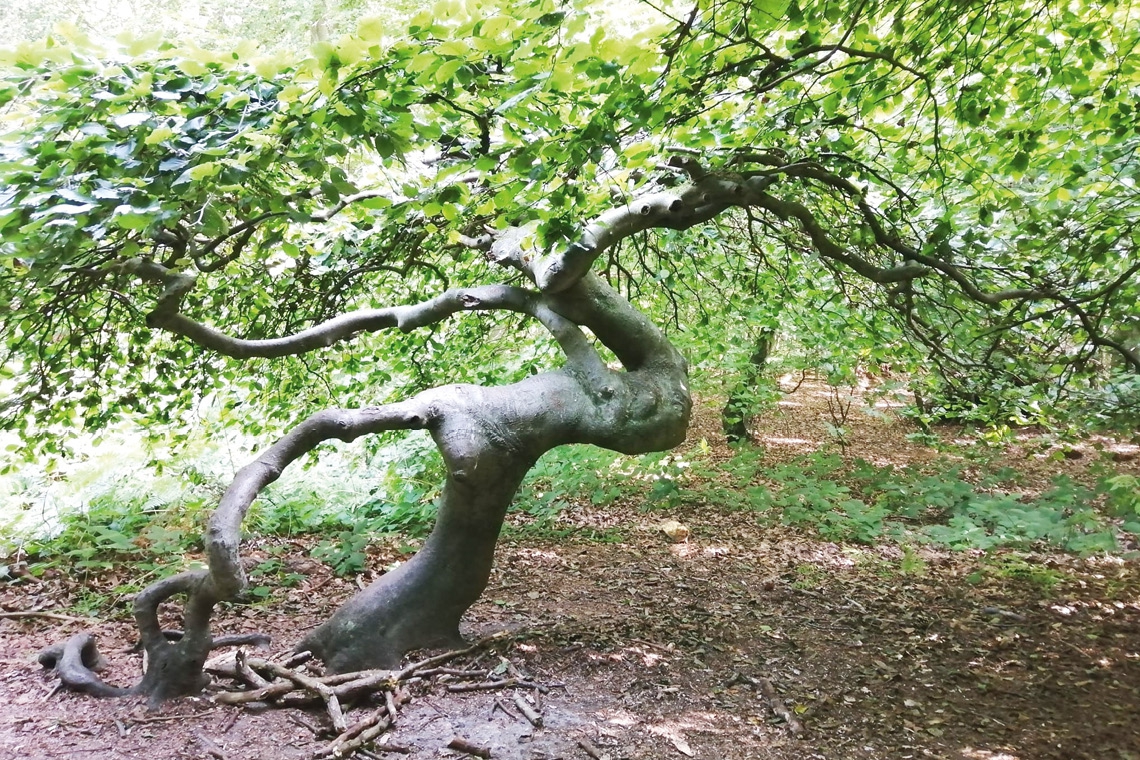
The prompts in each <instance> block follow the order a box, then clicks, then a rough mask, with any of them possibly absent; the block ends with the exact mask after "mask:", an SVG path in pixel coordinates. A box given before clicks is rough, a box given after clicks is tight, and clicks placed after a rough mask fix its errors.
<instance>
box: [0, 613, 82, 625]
mask: <svg viewBox="0 0 1140 760" xmlns="http://www.w3.org/2000/svg"><path fill="white" fill-rule="evenodd" d="M2 618H8V619H12V620H15V619H19V618H46V619H48V620H62V621H63V622H65V623H98V622H99V621H98V620H96V619H95V618H87V617H75V616H74V615H64V614H63V613H61V612H45V611H44V610H22V611H18V612H0V619H2Z"/></svg>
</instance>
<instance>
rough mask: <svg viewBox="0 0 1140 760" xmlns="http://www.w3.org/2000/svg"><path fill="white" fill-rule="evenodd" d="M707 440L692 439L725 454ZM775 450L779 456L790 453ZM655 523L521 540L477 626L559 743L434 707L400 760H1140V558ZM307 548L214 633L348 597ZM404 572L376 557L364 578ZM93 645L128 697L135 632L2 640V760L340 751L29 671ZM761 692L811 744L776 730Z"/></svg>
mask: <svg viewBox="0 0 1140 760" xmlns="http://www.w3.org/2000/svg"><path fill="white" fill-rule="evenodd" d="M797 396H798V394H797ZM792 401H794V402H796V403H799V404H801V406H799V407H795V408H794V415H792V416H794V417H798V418H800V422H799V424H798V427H796V428H795V429H794V430H793V429H783V428H781V427H780V426H781V425H785V424H786V425H791V424H794V420H793V421H792V422H789V421H788V416H784V417H781V416H780V415H773V419H772V420H771V421H770V422H768V423H764V424H768V425H769V426H770V427H769V428H767V429H762V430H760V431H758V436H768V437H769V438H773V439H774V438H781V439H784V440H795V441H801V442H802V441H807V442H808V444H804V443H794V444H786V445H788V446H797V447H798V446H804V445H812V443H811V442H812V441H815V445H818V444H820V443H825V442H826V439H824V438H821V436H826V431H824V429H823V427H822V425H817V424H816V423H818V422H819V420H820V415H821V414H822V412H821V410H820V408H819V407H818V403H819V401H818V399H817V400H816V401H815V402H813V401H812V399H811V397H810V396H808V395H804V396H798V397H793V399H792ZM813 403H815V404H816V406H812V404H813ZM790 414H791V413H790V412H789V415H790ZM714 423H715V420H711V421H710V420H705V421H704V424H703V426H702V425H698V428H697V431H696V433H695V435H696V436H698V437H699V436H702V435H703V436H705V437H706V438H709V439H710V440H711V439H712V438H713V437H714V436H715V424H714ZM876 424H879V423H876ZM702 431H703V432H702ZM903 432H904V431H903V428H901V427H900V426H898V425H895V424H894V423H892V422H890V421H889V420H886V421H883V422H882V423H881V428H879V429H876V430H875V431H874V434H873V435H872V436H871V440H872V442H871V443H868V444H866V445H867V446H868V447H870V448H869V450H879V451H881V452H882V453H883V454H884V455H887V454H891V455H895V454H897V453H898V452H899V451H902V450H903V448H904V447H906V446H909V445H910V444H907V443H906V442H905V441H904V440H903V439H902V433H903ZM716 445H719V444H716ZM768 445H769V446H771V447H773V455H776V454H777V452H776V451H775V449H776V448H777V447H778V446H779V445H780V444H779V443H777V442H773V441H769V442H768ZM853 445H861V444H859V443H858V442H855V443H853ZM921 455H922V453H921V451H920V450H918V449H917V448H916V449H915V456H921ZM644 506H645V505H639V504H615V505H610V506H607V507H604V508H590V509H587V508H582V509H577V510H573V511H571V512H570V513H568V514H567V515H566V516H565V520H566V524H567V525H578V526H598V527H604V528H605V532H604V533H602V534H600V535H605V536H607V537H609V538H611V539H613V542H612V543H602V542H599V541H598V540H596V539H595V540H585V539H584V538H575V537H574V536H571V537H569V538H563V539H560V540H557V541H555V540H553V539H548V540H537V539H533V538H529V539H521V538H516V539H511V538H508V539H507V540H506V541H505V542H504V544H503V546H502V547H501V550H500V556H499V562H498V567H497V569H496V571H495V574H494V576H493V577H492V582H491V586H490V588H489V589H488V591H487V594H486V595H485V596H484V599H483V600H482V601H481V602H480V603H478V604H477V605H476V606H475V607H474V608H473V609H472V610H471V612H470V614H469V616H468V632H469V633H470V634H471V635H473V636H474V635H480V634H485V633H489V632H492V631H496V630H501V629H508V630H511V631H513V632H514V633H515V634H516V638H515V639H514V640H513V641H512V643H511V644H510V645H509V646H508V647H507V648H505V649H503V650H501V652H495V653H489V654H487V655H486V656H485V657H484V659H483V660H482V662H481V663H480V667H484V666H486V667H493V666H495V664H496V661H497V660H498V658H499V656H500V654H503V655H505V656H506V657H507V658H508V659H509V660H510V661H511V662H512V663H514V664H515V665H516V666H517V667H519V668H522V669H523V670H524V671H526V672H527V673H529V674H530V675H531V676H533V677H534V678H535V679H537V680H538V681H541V682H544V683H547V684H550V685H551V686H552V688H551V689H550V691H549V692H548V693H547V694H546V695H544V696H542V698H541V702H542V704H541V708H542V712H543V715H544V726H543V727H542V728H541V729H535V728H534V727H532V726H531V725H530V724H529V723H527V722H526V721H524V720H522V719H521V716H519V715H518V714H517V712H516V711H515V710H512V709H511V703H512V699H513V693H511V692H482V693H473V694H452V693H449V692H447V691H446V690H445V689H444V688H443V687H442V686H439V685H435V686H431V687H428V688H426V689H424V690H422V691H421V692H420V693H417V694H416V696H415V698H414V699H413V700H412V702H411V703H409V704H408V705H407V706H406V707H405V708H404V710H403V711H402V712H401V715H400V720H399V722H398V724H397V726H396V728H395V730H394V731H393V732H392V735H391V741H392V743H394V744H397V745H402V746H404V747H406V748H409V749H411V752H410V754H404V755H403V756H405V757H409V758H423V759H425V760H426V758H439V757H449V756H454V757H462V756H464V755H461V754H459V753H456V752H453V751H451V750H446V749H444V747H445V746H446V745H447V743H448V742H449V741H450V740H451V739H452V738H454V737H456V736H460V737H463V738H466V739H468V740H469V741H471V742H473V743H475V744H479V745H482V746H485V747H489V748H490V749H491V751H492V757H494V758H504V759H516V758H517V759H518V760H524V759H525V760H554V759H555V758H565V759H566V760H572V759H575V758H580V759H581V760H588V758H589V757H590V756H589V755H588V754H587V752H586V751H585V750H584V749H583V748H582V745H581V744H580V742H581V741H582V740H586V742H587V743H588V744H589V745H591V746H592V747H594V748H596V749H597V750H598V751H599V754H600V756H605V757H609V758H611V760H619V758H629V759H630V760H634V759H636V760H658V759H661V760H664V759H666V758H672V759H680V758H684V757H686V756H688V757H694V758H707V759H708V760H717V759H719V758H742V759H745V758H757V759H760V760H767V759H769V758H771V759H773V760H777V759H778V760H791V759H792V758H796V759H799V758H828V759H830V758H924V757H934V758H964V759H967V760H979V759H989V760H999V759H1000V760H1038V759H1045V758H1057V759H1058V760H1060V759H1061V758H1098V759H1100V758H1109V759H1111V760H1116V759H1117V758H1119V759H1120V760H1132V759H1134V758H1140V732H1138V731H1137V721H1138V719H1140V567H1138V564H1137V562H1136V561H1125V560H1121V559H1114V558H1104V557H1101V558H1092V559H1086V560H1081V559H1077V558H1073V557H1067V556H1044V555H1042V556H1030V557H1028V558H1026V557H1025V556H1024V555H1017V556H1014V555H1007V556H1002V555H999V556H997V557H993V556H991V557H989V558H985V557H982V556H981V555H979V554H971V553H967V552H959V553H950V552H941V551H926V550H923V551H922V552H919V553H917V554H915V553H908V554H906V555H904V554H903V553H902V552H901V551H900V550H899V549H898V548H897V547H894V546H889V545H887V546H882V547H870V546H846V545H840V544H834V543H828V542H823V541H819V540H814V539H811V538H807V537H805V536H804V535H803V534H802V533H798V532H794V531H790V530H786V529H783V528H772V527H770V526H762V525H760V524H759V523H758V522H757V520H756V518H755V516H754V515H753V514H752V513H748V512H735V513H734V512H725V511H723V510H719V509H717V505H693V506H690V507H686V508H684V509H678V510H672V511H661V510H655V511H648V510H646V509H644ZM665 519H675V520H678V521H679V522H681V523H683V524H685V525H686V526H687V527H688V528H689V530H690V531H691V534H690V536H689V537H688V539H687V540H686V541H683V542H679V543H674V542H672V541H671V540H670V539H668V538H667V537H666V536H665V535H664V533H662V532H661V530H659V527H658V526H659V524H660V522H661V521H662V520H665ZM577 535H579V536H582V535H585V533H579V534H577ZM595 535H599V534H595ZM303 550H304V545H303V544H302V543H293V544H291V549H290V550H289V552H288V553H287V554H285V555H283V559H284V560H285V561H286V562H287V564H289V565H290V566H291V567H293V568H294V569H297V570H298V571H304V572H306V574H307V576H308V577H307V579H306V580H305V581H304V582H303V583H302V585H301V586H300V587H298V588H295V589H283V590H282V591H281V593H280V594H279V596H278V598H277V599H275V600H274V602H273V604H272V605H271V606H268V605H267V606H255V607H244V608H242V607H235V608H230V609H228V611H227V612H226V615H225V617H224V618H223V619H222V620H220V621H219V628H220V629H221V630H223V631H224V632H236V631H254V630H261V631H265V632H268V633H270V634H272V635H273V636H274V641H275V642H276V643H277V644H278V646H276V647H275V651H284V650H286V649H287V648H288V646H289V645H290V644H291V643H292V642H294V641H296V640H297V639H298V638H300V636H301V633H302V632H303V630H304V628H305V627H306V626H309V625H312V624H314V623H315V622H316V621H318V620H319V619H320V618H321V617H322V615H324V614H326V613H327V611H328V610H329V609H330V608H331V607H333V606H334V605H335V604H337V603H338V602H339V601H341V600H342V599H343V598H345V597H347V596H348V595H349V594H350V593H351V592H352V590H353V588H354V584H353V583H352V582H351V581H348V580H344V579H339V578H335V577H333V576H331V575H329V573H328V571H327V570H325V569H324V568H323V567H321V566H318V565H317V564H316V563H314V562H313V561H312V560H310V559H308V558H307V557H306V556H305V552H304V551H303ZM395 556H396V555H395V554H394V553H392V554H390V555H389V554H386V553H385V550H383V549H380V550H377V554H376V556H375V557H374V558H373V559H374V562H373V564H372V566H373V567H382V566H383V565H384V564H386V563H387V562H390V561H391V560H392V559H394V558H395ZM76 591H77V590H76V589H75V587H74V584H70V583H68V582H67V580H66V579H54V580H52V579H49V580H46V581H43V582H41V583H38V584H28V585H24V586H16V587H9V588H6V589H4V590H3V591H2V592H0V593H2V595H0V606H2V607H4V608H5V609H28V608H30V607H33V606H42V607H53V608H57V609H59V608H61V607H62V606H63V605H66V604H67V603H69V602H73V601H74V599H75V597H74V594H75V593H76ZM84 628H89V629H94V630H95V631H96V632H97V633H98V634H99V637H100V642H101V646H102V648H103V650H104V651H105V652H106V653H107V655H108V656H109V659H110V660H111V663H110V667H109V669H108V671H107V674H106V676H107V678H108V680H110V681H112V682H117V683H129V682H133V681H134V680H135V679H136V678H137V673H138V671H139V667H140V663H139V661H138V656H137V655H133V654H129V653H126V652H125V651H124V650H125V649H126V648H127V647H128V646H129V644H130V643H131V638H132V636H133V627H132V626H130V625H128V624H126V623H124V622H105V623H100V624H97V625H94V626H91V625H84V624H81V623H68V622H62V621H58V620H48V619H36V618H28V619H20V620H11V619H8V620H0V660H2V661H3V665H4V667H3V669H2V671H0V757H12V758H27V759H28V760H41V759H43V758H59V757H67V758H71V757H75V758H87V757H90V758H99V759H100V760H101V759H102V758H209V757H213V758H230V759H231V760H234V759H236V758H249V759H254V758H265V760H269V759H270V758H273V759H274V760H276V759H278V758H310V757H312V755H313V752H314V751H315V750H317V749H319V748H320V747H322V746H325V743H326V742H324V741H322V740H318V739H316V738H314V736H313V734H312V732H311V731H310V730H309V729H308V728H306V727H305V726H304V725H302V724H303V723H304V722H306V721H308V722H309V723H316V722H318V721H319V719H320V717H321V716H320V715H319V714H318V713H317V712H310V713H303V712H302V711H300V710H296V709H270V710H264V711H261V712H258V713H252V712H249V711H239V710H237V709H235V708H230V707H222V706H219V705H217V704H215V703H213V702H211V701H210V700H209V698H208V697H203V698H198V699H189V700H181V701H178V702H175V703H171V704H169V705H167V706H166V707H165V708H164V709H163V710H162V711H161V712H159V713H157V714H152V713H147V712H145V710H143V708H142V707H141V706H140V705H138V704H137V703H135V702H132V701H130V700H119V701H98V700H94V699H90V698H87V697H82V696H76V695H72V694H65V693H53V692H52V690H53V685H54V684H53V678H52V677H51V676H50V675H48V674H45V673H42V672H41V671H40V669H39V668H38V666H37V665H35V664H34V654H35V652H36V651H37V650H38V649H39V648H40V647H42V646H44V645H45V644H47V643H51V642H55V641H58V640H62V639H63V638H65V637H66V636H68V635H70V634H71V633H74V632H76V631H78V630H82V629H84ZM763 679H766V680H767V681H768V682H769V683H770V684H771V685H772V687H773V688H774V689H775V692H776V694H777V696H778V697H779V699H780V700H781V701H782V702H783V704H784V705H785V706H786V708H787V709H788V710H789V711H790V714H791V715H792V716H794V718H795V719H796V720H798V721H799V722H800V723H802V726H803V731H802V733H800V734H798V735H797V734H795V733H793V731H791V730H790V727H789V725H788V724H787V723H786V722H784V721H783V720H781V719H779V718H777V717H776V716H775V715H774V713H773V711H772V710H771V709H770V707H769V705H768V704H767V703H766V701H765V700H764V699H763V698H762V695H761V694H760V693H759V688H760V685H761V684H762V683H763ZM496 700H498V701H499V702H500V703H502V704H503V705H504V706H505V707H507V708H508V710H509V712H507V711H504V710H501V709H498V708H497V707H496V705H495V702H496ZM378 756H385V757H396V756H398V755H396V754H393V753H382V754H381V753H378Z"/></svg>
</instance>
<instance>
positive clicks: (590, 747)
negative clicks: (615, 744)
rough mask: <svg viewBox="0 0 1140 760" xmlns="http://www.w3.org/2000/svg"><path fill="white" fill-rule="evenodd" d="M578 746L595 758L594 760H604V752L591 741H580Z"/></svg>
mask: <svg viewBox="0 0 1140 760" xmlns="http://www.w3.org/2000/svg"><path fill="white" fill-rule="evenodd" d="M578 746H579V747H581V748H582V751H583V752H585V753H586V754H587V755H589V756H590V757H592V758H594V760H602V751H601V750H600V749H598V748H597V747H595V746H594V744H593V742H591V741H590V740H589V739H587V738H585V737H583V738H581V739H579V740H578Z"/></svg>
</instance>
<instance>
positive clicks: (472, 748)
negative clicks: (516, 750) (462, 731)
mask: <svg viewBox="0 0 1140 760" xmlns="http://www.w3.org/2000/svg"><path fill="white" fill-rule="evenodd" d="M447 748H448V749H454V750H456V751H458V752H465V753H466V754H468V755H474V756H475V757H482V758H484V760H486V759H487V758H489V757H491V750H489V749H487V748H486V747H480V746H479V745H478V744H472V743H471V742H469V741H467V740H466V739H464V738H462V737H459V736H457V737H455V738H454V739H452V740H451V741H449V742H448V743H447Z"/></svg>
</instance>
